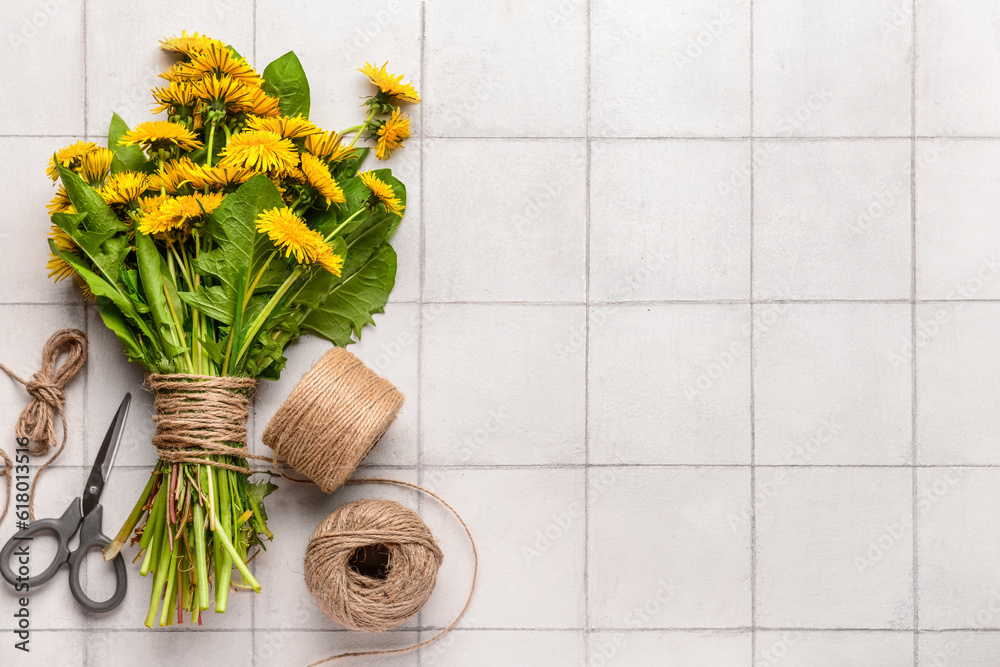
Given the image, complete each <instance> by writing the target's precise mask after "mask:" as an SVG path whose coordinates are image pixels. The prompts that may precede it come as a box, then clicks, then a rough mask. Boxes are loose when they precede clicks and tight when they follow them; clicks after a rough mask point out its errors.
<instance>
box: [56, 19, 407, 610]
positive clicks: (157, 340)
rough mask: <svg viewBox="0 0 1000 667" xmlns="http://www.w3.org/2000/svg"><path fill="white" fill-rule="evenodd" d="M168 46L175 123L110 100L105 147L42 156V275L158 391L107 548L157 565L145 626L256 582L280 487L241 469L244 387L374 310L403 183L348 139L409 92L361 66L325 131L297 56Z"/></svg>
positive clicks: (169, 100)
mask: <svg viewBox="0 0 1000 667" xmlns="http://www.w3.org/2000/svg"><path fill="white" fill-rule="evenodd" d="M162 45H163V48H164V49H165V50H167V51H169V52H172V53H175V54H177V56H179V60H178V61H177V62H176V63H175V64H174V65H173V66H172V67H170V68H169V69H168V70H167V71H166V72H164V73H163V74H161V75H160V76H161V77H162V78H164V79H165V80H166V82H167V83H166V85H164V86H163V87H158V88H154V89H153V91H152V93H153V97H154V98H155V99H156V103H157V104H158V106H157V107H156V109H155V111H156V112H166V114H167V116H168V118H167V120H164V121H154V122H145V123H141V124H140V125H138V126H137V127H136V128H135V129H133V130H129V128H128V127H127V126H126V124H125V122H124V121H123V120H122V119H121V118H120V117H118V115H117V114H116V115H114V116H113V118H112V120H111V128H110V131H109V134H108V147H107V148H102V147H99V146H97V145H95V144H93V143H89V142H79V143H76V144H73V145H71V146H68V147H66V148H63V149H62V150H60V151H58V152H57V153H56V154H55V155H54V156H53V159H52V162H51V164H50V168H49V176H51V177H52V179H53V180H60V181H61V182H62V185H61V187H60V188H59V191H58V193H57V194H56V197H55V199H54V200H53V201H52V203H51V204H50V206H49V211H50V213H51V217H52V222H53V223H54V224H53V227H52V232H51V236H50V238H49V246H50V248H51V250H52V258H51V260H50V262H49V268H50V270H51V275H52V276H54V277H55V279H56V280H57V281H58V280H61V279H63V278H66V277H72V278H73V280H74V281H75V282H76V283H77V285H78V286H79V287H80V289H81V290H82V291H83V292H84V294H85V295H86V296H87V297H93V298H94V299H95V300H96V302H97V309H98V311H99V312H100V315H101V317H102V318H103V320H104V323H105V324H106V325H107V326H108V328H109V329H111V330H112V331H113V332H114V333H115V335H116V336H117V337H118V339H119V341H121V344H122V346H123V347H124V349H125V353H126V354H127V355H128V357H129V359H131V360H134V361H137V362H139V363H140V364H142V366H143V367H144V368H145V369H146V370H147V371H148V372H149V373H150V375H149V383H150V385H151V386H152V388H153V390H154V392H155V394H156V397H157V398H156V407H157V415H156V416H155V417H154V421H155V422H156V426H157V435H156V436H155V438H154V442H153V444H154V445H155V446H156V449H157V452H158V453H159V456H160V460H159V462H158V463H157V465H156V467H155V469H154V470H153V474H152V475H151V477H150V480H149V483H148V484H147V485H146V487H145V489H144V490H143V492H142V494H141V496H140V497H139V499H138V501H137V502H136V504H135V508H134V509H133V510H132V512H131V514H130V515H129V517H128V519H127V520H126V522H125V524H124V525H123V526H122V528H121V530H120V531H119V533H118V534H117V536H116V538H115V539H114V541H113V542H112V544H111V545H109V547H108V548H107V549H106V550H105V558H107V559H111V558H113V557H114V556H115V555H116V554H117V553H118V552H119V550H120V549H121V548H122V547H123V546H124V544H125V542H126V541H128V539H129V537H130V536H133V533H134V536H133V537H132V543H133V544H135V543H136V542H138V544H139V547H140V548H141V550H140V552H139V554H138V556H137V557H136V561H140V560H141V574H143V575H147V574H152V575H154V576H153V586H152V594H151V596H150V603H149V614H148V615H147V617H146V621H145V623H146V625H147V626H148V627H152V626H153V624H154V623H156V622H157V621H158V622H159V624H160V625H161V626H163V625H170V624H172V623H173V618H174V615H175V612H176V617H177V621H178V622H183V614H184V611H187V612H189V613H190V616H191V620H192V621H198V622H199V623H200V622H201V612H202V611H204V610H206V609H209V607H210V606H211V598H210V585H209V581H210V579H212V578H213V576H214V580H215V581H214V584H215V586H214V587H215V600H214V605H215V611H216V612H219V613H221V612H224V611H225V610H226V604H227V600H228V596H229V592H230V588H231V587H234V588H248V589H252V590H254V591H256V592H259V591H260V584H259V583H258V582H257V581H256V580H255V579H254V577H253V575H252V574H251V573H250V570H249V569H248V568H247V562H248V561H249V560H251V559H252V555H251V554H250V553H249V552H250V551H251V549H252V548H253V547H254V546H257V547H258V548H263V546H264V540H265V539H267V540H270V539H272V537H273V536H272V533H271V531H270V530H268V526H267V515H266V513H265V511H264V506H263V503H262V500H263V498H264V496H266V495H267V494H268V493H269V492H270V491H271V490H273V489H274V488H275V487H274V486H273V485H272V484H270V483H256V484H254V483H250V482H249V481H248V479H247V476H248V474H250V473H251V472H252V470H251V469H250V468H248V466H247V459H248V458H251V455H250V454H249V453H248V452H247V449H246V428H245V422H246V419H247V414H248V413H247V409H248V408H247V406H248V402H249V396H248V394H249V392H250V391H251V390H252V388H253V386H254V383H255V378H266V379H276V378H277V377H278V375H279V373H280V372H281V369H282V367H283V366H284V364H285V358H284V357H283V351H284V350H285V348H286V347H287V346H288V345H289V343H291V342H292V341H293V340H295V339H296V338H297V337H298V336H300V335H301V334H302V333H303V332H310V333H314V334H316V335H319V336H321V337H323V338H326V339H327V340H329V341H331V342H333V343H334V344H335V345H340V346H346V345H348V344H349V343H351V342H352V339H353V338H354V337H357V336H359V335H360V332H361V329H362V328H363V327H364V326H365V324H368V323H371V322H372V318H371V316H372V313H376V312H381V311H382V308H383V307H384V305H385V303H386V299H387V297H388V295H389V292H390V291H391V290H392V287H393V284H394V283H395V274H396V255H395V253H394V252H393V249H392V247H391V246H390V245H389V240H390V239H391V238H392V236H393V234H394V233H395V231H396V229H397V227H398V226H399V223H400V221H401V219H402V215H403V211H404V208H405V206H406V190H405V188H404V187H403V184H402V183H400V182H399V181H398V180H396V179H395V178H393V177H392V174H391V173H390V172H389V170H388V169H378V170H374V171H360V169H361V165H362V163H363V162H364V160H365V158H366V156H367V153H368V151H369V149H368V148H361V147H358V146H356V142H357V141H358V138H359V137H362V136H363V135H367V136H368V138H370V139H371V140H373V141H374V142H375V146H376V149H375V150H376V155H377V156H378V157H379V158H380V159H385V158H387V157H388V156H389V153H390V152H391V151H392V150H394V149H396V148H398V147H399V145H400V144H401V142H402V141H403V140H404V139H406V138H407V137H408V136H409V134H410V121H409V119H408V118H407V117H405V116H404V115H403V114H402V110H401V108H400V105H401V103H403V102H418V101H419V100H420V98H419V97H418V96H417V92H416V90H414V89H413V87H412V86H411V85H409V84H404V83H402V76H393V75H390V74H388V73H387V72H386V69H385V68H386V66H385V65H383V66H382V67H381V68H377V67H374V66H372V65H368V64H366V65H365V67H364V68H362V69H361V70H359V71H361V72H362V73H363V74H365V75H367V76H368V77H369V78H370V79H371V83H372V84H374V86H375V87H376V88H377V90H376V92H375V93H374V94H373V95H372V96H371V97H370V98H368V99H367V101H365V102H364V104H365V105H367V106H368V107H369V109H370V113H368V117H367V119H366V120H365V122H363V123H362V124H360V125H357V126H355V127H351V128H349V129H347V130H344V131H342V132H339V133H337V132H328V131H323V130H322V129H320V128H319V127H317V126H316V125H314V124H313V123H312V122H310V121H309V120H308V114H309V85H308V83H307V81H306V76H305V73H304V72H303V70H302V67H301V65H300V64H299V61H298V58H296V56H295V54H294V53H287V54H285V55H284V56H282V57H281V58H279V59H277V60H276V61H274V62H273V63H271V64H270V65H268V66H267V68H266V69H265V70H264V73H263V75H260V74H258V73H257V72H256V71H254V69H253V68H252V67H251V66H250V64H249V63H248V62H247V61H246V60H245V59H244V58H243V57H241V56H240V55H239V54H238V53H237V52H236V51H235V50H234V49H233V48H232V47H231V46H229V45H227V44H224V43H222V42H220V41H218V40H215V39H210V38H208V37H205V36H203V35H199V34H198V33H194V34H193V35H190V36H189V35H187V34H186V33H182V36H181V37H175V38H172V39H167V40H164V41H163V42H162ZM143 518H145V521H144V522H143ZM140 522H142V525H140ZM253 555H256V553H254V554H253ZM234 567H235V568H236V570H237V571H238V574H239V580H240V581H239V583H237V582H236V581H235V578H234V575H233V568H234ZM161 607H162V608H161Z"/></svg>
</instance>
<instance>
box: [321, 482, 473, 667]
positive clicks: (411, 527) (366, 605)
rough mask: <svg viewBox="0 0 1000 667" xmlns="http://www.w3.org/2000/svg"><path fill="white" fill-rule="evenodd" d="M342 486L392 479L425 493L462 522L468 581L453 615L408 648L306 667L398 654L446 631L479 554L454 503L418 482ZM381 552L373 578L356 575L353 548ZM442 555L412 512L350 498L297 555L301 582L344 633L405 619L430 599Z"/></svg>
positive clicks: (386, 503) (385, 627)
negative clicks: (380, 563) (381, 562)
mask: <svg viewBox="0 0 1000 667" xmlns="http://www.w3.org/2000/svg"><path fill="white" fill-rule="evenodd" d="M347 483H348V484H371V483H377V484H393V485H397V486H405V487H409V488H412V489H417V490H418V491H420V492H422V493H425V494H427V495H429V496H431V497H432V498H434V499H436V500H437V501H438V502H440V503H441V504H442V505H444V506H445V507H446V508H448V510H450V511H451V513H452V514H454V515H455V517H456V518H457V519H458V521H459V523H461V524H462V528H464V529H465V534H466V535H467V536H468V538H469V544H470V545H471V547H472V556H473V570H472V585H471V586H470V588H469V596H468V598H466V600H465V605H464V606H463V607H462V610H461V611H460V612H458V615H457V616H456V617H455V620H454V621H452V622H451V624H450V625H449V626H448V627H446V628H445V629H443V630H441V631H440V632H438V633H437V634H436V635H434V636H433V637H431V638H430V639H427V640H425V641H422V642H420V643H419V644H414V645H412V646H406V647H404V648H398V649H392V650H385V651H356V652H351V653H340V654H338V655H333V656H330V657H329V658H325V659H323V660H320V661H318V662H314V663H312V664H311V665H310V666H309V667H316V666H317V665H321V664H323V663H326V662H330V661H332V660H340V659H342V658H350V657H355V656H373V655H388V654H392V653H405V652H407V651H412V650H414V649H417V648H420V647H422V646H427V645H428V644H430V643H431V642H434V641H436V640H438V639H439V638H441V637H442V636H444V635H445V634H447V633H448V632H449V631H450V630H451V629H452V628H454V627H455V625H457V624H458V621H459V620H460V619H461V618H462V616H463V615H464V614H465V610H466V609H468V608H469V603H471V602H472V595H473V593H474V592H475V590H476V576H477V575H478V572H479V554H478V553H477V551H476V542H475V540H474V539H472V531H470V530H469V526H468V525H467V524H466V523H465V521H463V520H462V517H461V516H459V514H458V512H457V511H456V510H455V508H454V507H452V506H451V505H449V504H448V503H447V502H445V501H444V499H443V498H441V497H440V496H438V495H437V494H435V493H433V492H432V491H428V490H427V489H425V488H423V487H422V486H417V485H416V484H410V483H409V482H400V481H398V480H394V479H353V480H350V481H348V482H347ZM378 549H382V550H383V551H382V553H383V554H384V556H385V557H386V560H385V565H384V570H383V571H382V572H380V573H379V576H371V575H370V574H365V573H362V572H361V571H360V570H359V569H357V568H356V566H355V562H356V561H357V560H358V556H359V553H364V554H367V555H370V554H371V553H373V552H376V551H377V550H378ZM443 559H444V556H443V554H442V552H441V548H440V547H439V546H438V543H437V541H436V540H435V539H434V535H432V534H431V531H430V529H429V528H428V527H427V524H425V523H424V521H423V519H421V518H420V516H419V515H418V514H417V513H416V512H414V511H413V510H411V509H409V508H407V507H404V506H402V505H400V504H399V503H396V502H393V501H391V500H378V499H369V500H358V501H355V502H352V503H348V504H347V505H344V506H342V507H340V508H338V509H336V510H334V511H333V512H332V513H331V514H330V515H329V516H327V517H326V519H324V520H323V521H322V522H321V523H320V524H319V526H318V527H317V528H316V531H315V532H314V533H313V535H312V537H311V538H310V540H309V545H308V546H307V547H306V554H305V579H306V587H307V588H308V589H309V592H310V593H311V594H312V596H313V598H314V599H315V600H316V603H317V604H318V605H319V606H320V608H321V609H322V610H323V613H325V614H326V615H327V616H329V617H330V618H331V619H333V620H335V621H337V622H338V623H340V624H341V625H343V626H345V627H348V628H351V629H352V630H362V631H365V632H380V631H383V630H388V629H390V628H394V627H396V626H398V625H399V624H400V623H402V622H403V621H405V620H406V619H408V618H410V617H412V616H413V615H414V614H416V613H417V612H418V611H420V609H421V607H423V606H424V603H426V602H427V600H428V598H430V596H431V593H432V592H433V590H434V585H435V583H436V581H437V573H438V569H439V568H440V567H441V562H442V560H443Z"/></svg>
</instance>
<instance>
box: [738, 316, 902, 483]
mask: <svg viewBox="0 0 1000 667" xmlns="http://www.w3.org/2000/svg"><path fill="white" fill-rule="evenodd" d="M771 310H773V311H775V312H774V317H773V318H771V322H772V323H771V324H770V325H765V324H764V323H763V321H761V323H760V324H759V325H758V327H757V337H756V339H755V341H754V345H755V357H754V359H755V369H754V370H755V375H754V381H755V385H756V386H755V390H756V391H755V394H754V400H755V407H756V409H755V412H754V415H755V424H754V426H755V430H754V433H755V436H756V440H755V443H756V453H757V459H756V460H757V463H763V464H779V465H780V464H786V465H807V464H808V465H817V464H841V465H843V464H872V465H904V464H906V463H908V462H909V460H910V456H911V451H910V450H911V445H912V442H911V440H912V433H911V431H912V429H911V420H912V393H913V391H912V375H911V373H912V369H911V363H910V358H909V355H907V356H906V357H903V356H902V355H900V354H899V352H900V348H901V347H902V346H903V345H909V343H910V333H911V332H910V305H909V304H881V303H874V304H873V303H836V304H796V303H783V304H778V303H775V304H765V305H760V306H758V307H757V313H758V315H759V316H762V315H764V314H766V313H767V312H768V311H771ZM761 311H763V312H761Z"/></svg>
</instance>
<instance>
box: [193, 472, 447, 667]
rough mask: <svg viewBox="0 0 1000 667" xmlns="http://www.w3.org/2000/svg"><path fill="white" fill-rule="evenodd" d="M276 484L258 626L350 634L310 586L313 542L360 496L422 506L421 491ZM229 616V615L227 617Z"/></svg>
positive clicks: (260, 569)
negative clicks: (306, 571) (308, 557)
mask: <svg viewBox="0 0 1000 667" xmlns="http://www.w3.org/2000/svg"><path fill="white" fill-rule="evenodd" d="M357 477H391V478H393V479H399V480H402V481H404V482H410V483H415V482H416V481H417V478H416V475H415V473H413V472H411V471H406V470H399V469H392V470H386V469H384V468H368V469H366V470H365V471H364V472H363V473H361V474H359V475H357ZM275 483H276V484H278V485H279V487H280V488H279V489H278V490H277V491H275V492H274V493H273V494H271V495H270V496H268V497H267V499H266V501H265V502H266V505H267V518H268V521H267V525H268V527H269V528H270V529H271V532H273V533H274V540H273V541H272V542H270V543H268V545H267V551H266V552H264V553H262V554H261V555H260V556H259V557H258V558H257V559H255V561H254V564H255V565H256V569H255V570H254V576H256V577H257V581H258V582H260V585H261V587H262V589H263V590H262V591H261V593H260V594H259V595H258V596H257V597H256V599H255V607H254V624H255V626H254V627H256V628H268V629H271V628H274V629H281V630H344V628H343V627H342V626H340V625H338V624H337V623H336V622H335V621H332V620H330V619H329V618H327V617H326V616H325V615H324V614H323V612H322V610H321V609H320V608H319V605H317V604H316V602H315V600H313V598H312V595H311V594H310V593H309V589H307V588H306V583H305V579H304V578H303V575H302V568H303V564H302V562H303V561H302V559H303V555H304V554H305V552H306V547H307V546H308V544H309V538H310V537H311V536H312V534H313V531H314V530H316V526H318V525H319V523H320V521H322V520H323V519H324V518H325V517H326V516H327V515H328V514H329V513H330V512H332V511H333V510H335V509H337V508H338V507H340V506H341V505H344V504H346V503H349V502H352V501H354V500H358V499H360V498H371V497H376V498H385V499H387V500H395V501H396V502H398V503H401V504H403V505H406V506H407V507H413V508H416V507H417V506H418V505H417V496H416V492H415V491H411V490H408V489H404V488H402V487H398V486H390V485H387V484H378V485H375V484H371V485H369V484H365V485H353V484H352V485H348V486H347V487H344V488H341V489H340V490H339V491H337V492H335V493H334V494H330V495H328V494H324V493H323V492H322V491H320V490H319V487H316V486H314V485H312V484H294V483H292V482H287V481H277V482H275ZM432 530H433V528H432ZM229 614H230V612H228V611H227V612H226V614H225V615H226V616H229ZM213 620H214V619H213ZM416 622H417V621H416V619H415V618H414V619H410V620H409V621H406V623H404V624H403V625H402V626H400V627H402V628H411V627H414V626H415V625H416ZM350 634H354V633H347V632H345V635H350ZM404 641H405V640H404ZM398 645H403V644H402V643H400V644H398ZM329 650H330V651H331V652H335V651H336V650H337V646H336V645H331V647H330V648H329ZM331 654H332V653H328V654H327V655H331ZM317 659H318V658H317Z"/></svg>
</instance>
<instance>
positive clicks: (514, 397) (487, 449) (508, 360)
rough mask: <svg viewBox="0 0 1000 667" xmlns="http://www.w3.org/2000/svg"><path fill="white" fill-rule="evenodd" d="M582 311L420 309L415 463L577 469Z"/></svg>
mask: <svg viewBox="0 0 1000 667" xmlns="http://www.w3.org/2000/svg"><path fill="white" fill-rule="evenodd" d="M585 332H586V322H585V315H584V308H583V306H522V305H516V306H515V305H496V306H487V305H442V304H431V305H426V306H424V330H423V361H422V370H421V373H422V376H421V380H420V395H421V400H422V405H421V411H422V416H421V433H420V439H421V442H422V443H423V454H424V459H423V460H424V463H430V464H455V463H458V464H469V463H471V464H477V465H479V464H539V463H541V464H544V463H582V462H583V458H584V451H583V442H584V429H585V419H584V410H585V404H584V393H585V392H584V390H585V378H584V365H585V350H584V345H583V340H584V336H585Z"/></svg>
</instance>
